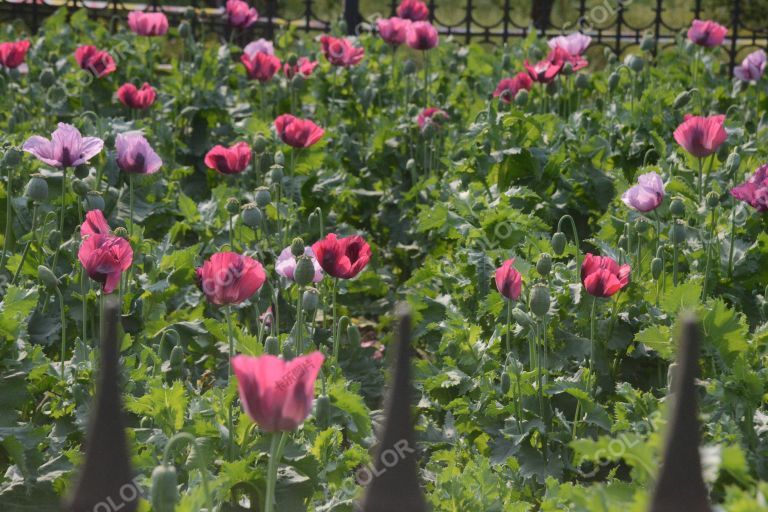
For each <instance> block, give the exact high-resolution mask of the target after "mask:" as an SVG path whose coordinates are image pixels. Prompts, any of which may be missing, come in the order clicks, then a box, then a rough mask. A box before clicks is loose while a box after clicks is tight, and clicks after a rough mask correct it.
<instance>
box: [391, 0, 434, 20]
mask: <svg viewBox="0 0 768 512" xmlns="http://www.w3.org/2000/svg"><path fill="white" fill-rule="evenodd" d="M397 15H398V16H400V17H401V18H404V19H406V20H411V21H424V20H426V19H427V18H429V7H427V4H425V3H424V2H422V1H421V0H403V1H402V2H400V5H398V6H397Z"/></svg>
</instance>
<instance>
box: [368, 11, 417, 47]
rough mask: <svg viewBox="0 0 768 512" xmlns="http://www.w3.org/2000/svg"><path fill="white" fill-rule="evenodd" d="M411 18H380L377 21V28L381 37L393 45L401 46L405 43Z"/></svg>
mask: <svg viewBox="0 0 768 512" xmlns="http://www.w3.org/2000/svg"><path fill="white" fill-rule="evenodd" d="M410 26H411V20H407V19H403V18H397V17H394V18H389V19H384V18H382V19H380V20H378V21H376V28H377V29H378V31H379V35H380V36H381V38H382V39H383V40H384V41H385V42H386V43H387V44H389V45H391V46H400V45H401V44H403V43H405V39H406V36H407V35H408V28H409V27H410Z"/></svg>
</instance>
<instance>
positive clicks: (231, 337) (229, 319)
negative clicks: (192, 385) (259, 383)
mask: <svg viewBox="0 0 768 512" xmlns="http://www.w3.org/2000/svg"><path fill="white" fill-rule="evenodd" d="M226 315H227V337H228V338H229V357H230V359H231V358H233V357H235V335H234V331H233V329H232V306H227V312H226ZM231 381H232V364H231V362H229V361H228V362H227V389H229V384H230V382H231ZM233 408H234V404H233V403H232V402H229V404H228V408H227V431H228V432H229V452H228V457H229V460H232V458H233V457H234V452H235V434H234V432H233V431H232V429H233V425H232V409H233Z"/></svg>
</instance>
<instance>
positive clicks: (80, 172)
mask: <svg viewBox="0 0 768 512" xmlns="http://www.w3.org/2000/svg"><path fill="white" fill-rule="evenodd" d="M90 173H91V170H90V168H89V167H88V166H87V165H78V166H77V167H75V178H78V179H81V180H84V179H85V178H87V177H88V175H89V174H90Z"/></svg>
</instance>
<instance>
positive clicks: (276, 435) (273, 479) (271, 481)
mask: <svg viewBox="0 0 768 512" xmlns="http://www.w3.org/2000/svg"><path fill="white" fill-rule="evenodd" d="M287 440H288V432H273V433H272V442H271V445H270V448H269V466H268V467H267V490H266V493H265V498H264V512H273V511H274V510H275V485H276V484H277V468H278V466H279V465H280V459H281V458H282V457H283V449H284V448H285V443H286V441H287Z"/></svg>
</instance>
